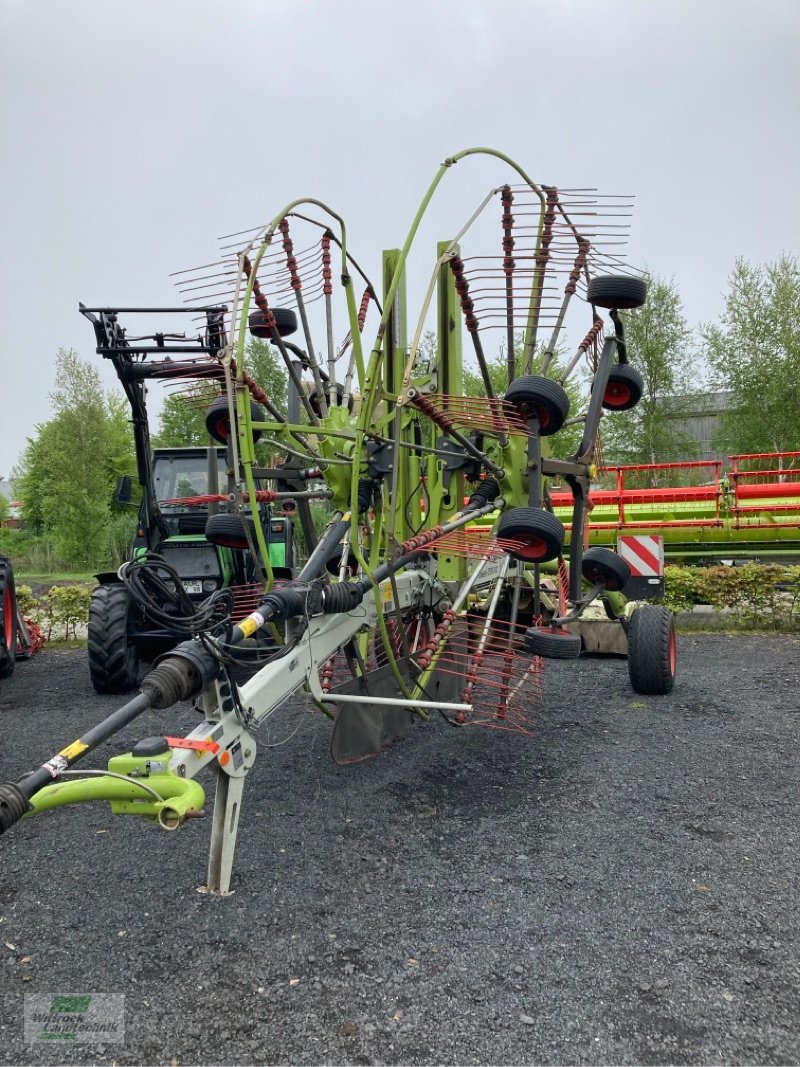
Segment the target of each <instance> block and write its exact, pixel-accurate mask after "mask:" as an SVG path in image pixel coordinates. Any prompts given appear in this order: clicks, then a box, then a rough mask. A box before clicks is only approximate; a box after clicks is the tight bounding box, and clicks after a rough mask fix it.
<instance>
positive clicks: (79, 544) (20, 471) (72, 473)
mask: <svg viewBox="0 0 800 1067" xmlns="http://www.w3.org/2000/svg"><path fill="white" fill-rule="evenodd" d="M50 400H51V403H52V406H53V411H54V415H53V418H52V419H50V420H49V421H48V422H46V423H43V424H41V425H39V426H37V428H36V436H35V437H33V438H29V439H28V444H27V447H26V449H25V451H24V453H23V456H22V459H21V462H20V464H19V466H18V468H17V469H16V471H15V483H16V484H15V487H16V489H17V493H18V496H19V498H20V500H21V501H22V504H23V513H22V514H23V519H24V522H25V524H26V526H27V527H28V528H30V529H31V530H33V532H36V533H45V534H46V535H48V536H49V537H50V538H52V541H53V544H54V547H55V549H56V551H57V553H58V554H59V555H60V556H61V558H62V559H64V560H65V561H66V562H68V563H72V564H82V565H88V566H93V565H97V564H99V563H102V562H103V558H102V557H103V545H104V541H105V528H106V526H107V524H108V522H109V519H110V516H111V510H112V502H113V494H114V485H115V482H116V478H117V476H118V475H119V474H121V473H124V472H125V471H130V470H131V468H132V465H133V457H132V451H133V449H132V435H131V431H130V426H129V425H128V421H127V411H126V408H125V405H124V403H123V402H122V401H121V400H120V399H119V398H116V397H109V396H107V395H106V394H105V393H104V392H103V389H102V387H101V383H100V375H99V373H98V372H97V370H96V368H94V367H92V366H91V364H89V363H86V362H84V361H82V360H81V359H80V358H79V357H78V355H77V354H76V353H75V352H74V351H73V350H72V349H65V348H60V349H59V350H58V354H57V356H56V377H55V388H54V390H53V392H52V393H51V394H50Z"/></svg>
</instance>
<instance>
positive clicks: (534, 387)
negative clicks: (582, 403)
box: [503, 374, 569, 437]
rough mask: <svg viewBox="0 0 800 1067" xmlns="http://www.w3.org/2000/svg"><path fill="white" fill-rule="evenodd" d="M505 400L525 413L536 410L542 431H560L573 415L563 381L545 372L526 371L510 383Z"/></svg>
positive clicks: (544, 433)
mask: <svg viewBox="0 0 800 1067" xmlns="http://www.w3.org/2000/svg"><path fill="white" fill-rule="evenodd" d="M503 402H504V403H506V404H509V405H510V406H511V407H514V408H516V409H517V410H518V411H519V412H520V413H521V414H523V415H525V414H526V413H527V412H529V411H532V412H534V413H535V414H536V416H537V418H538V419H539V434H540V436H542V437H551V436H552V435H553V434H554V433H558V431H559V430H560V429H561V427H562V426H563V425H564V423H565V422H566V420H567V415H569V397H568V396H567V392H566V390H565V389H564V387H563V386H562V385H559V383H558V382H554V381H553V380H552V378H545V376H544V375H543V374H524V375H523V376H522V377H521V378H515V379H514V381H513V382H512V383H511V385H509V387H508V390H507V391H506V395H505V396H504V397H503Z"/></svg>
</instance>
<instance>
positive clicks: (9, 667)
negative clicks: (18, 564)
mask: <svg viewBox="0 0 800 1067" xmlns="http://www.w3.org/2000/svg"><path fill="white" fill-rule="evenodd" d="M16 662H17V591H16V589H15V587H14V568H13V567H12V566H11V560H10V559H3V560H0V678H8V677H9V675H11V674H13V673H14V667H15V665H16Z"/></svg>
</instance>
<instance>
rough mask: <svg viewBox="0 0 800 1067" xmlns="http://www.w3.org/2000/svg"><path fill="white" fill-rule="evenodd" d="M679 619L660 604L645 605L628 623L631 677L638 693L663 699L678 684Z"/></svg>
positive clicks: (635, 611)
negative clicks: (676, 682)
mask: <svg viewBox="0 0 800 1067" xmlns="http://www.w3.org/2000/svg"><path fill="white" fill-rule="evenodd" d="M676 660H677V655H676V646H675V619H674V617H673V614H672V612H671V611H668V610H667V609H666V608H663V607H660V606H658V605H656V604H642V605H641V607H638V608H636V609H635V610H634V612H633V614H632V615H631V617H630V621H629V623H628V675H629V676H630V680H631V685H632V686H633V688H634V690H635V691H636V692H637V693H645V694H648V695H652V696H663V695H665V694H666V693H671V692H672V688H673V686H674V685H675V668H676Z"/></svg>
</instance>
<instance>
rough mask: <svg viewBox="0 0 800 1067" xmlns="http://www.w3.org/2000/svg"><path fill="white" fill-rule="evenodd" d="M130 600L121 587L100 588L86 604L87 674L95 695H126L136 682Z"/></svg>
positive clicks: (136, 659)
mask: <svg viewBox="0 0 800 1067" xmlns="http://www.w3.org/2000/svg"><path fill="white" fill-rule="evenodd" d="M130 609H131V598H130V595H129V593H128V590H127V589H126V588H125V586H124V585H99V586H98V587H97V588H96V589H94V590H92V598H91V600H90V601H89V635H88V645H89V675H90V677H91V679H92V685H93V686H94V688H95V692H97V693H127V692H129V691H130V690H131V689H135V688H136V683H137V681H138V680H139V650H138V649H137V647H136V645H135V644H133V643H132V642H131V640H130V635H129V632H128V618H129V616H130Z"/></svg>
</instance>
